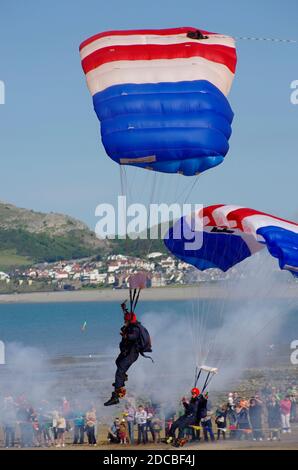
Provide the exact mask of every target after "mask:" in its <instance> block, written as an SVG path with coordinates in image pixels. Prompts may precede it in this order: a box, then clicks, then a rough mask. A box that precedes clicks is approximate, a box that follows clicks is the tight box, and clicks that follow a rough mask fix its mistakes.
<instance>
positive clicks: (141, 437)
mask: <svg viewBox="0 0 298 470" xmlns="http://www.w3.org/2000/svg"><path fill="white" fill-rule="evenodd" d="M136 423H137V425H138V444H141V441H143V444H146V443H147V433H146V425H147V412H146V411H145V409H144V407H143V406H142V405H140V406H139V407H138V411H137V412H136Z"/></svg>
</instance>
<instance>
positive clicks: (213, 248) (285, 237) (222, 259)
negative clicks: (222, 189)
mask: <svg viewBox="0 0 298 470" xmlns="http://www.w3.org/2000/svg"><path fill="white" fill-rule="evenodd" d="M196 217H197V218H202V219H203V225H202V227H203V228H202V230H203V239H202V246H201V247H200V248H199V249H193V250H192V249H191V248H190V249H189V248H186V247H187V246H189V245H187V244H186V242H187V243H189V242H190V241H191V240H190V239H189V235H188V238H187V240H186V239H185V238H184V235H183V234H184V233H187V230H188V232H190V231H191V230H192V226H188V227H187V224H188V219H187V218H185V217H184V218H182V219H180V220H179V221H178V222H176V224H178V226H179V227H181V233H182V236H181V237H180V238H177V237H176V236H174V234H177V233H179V231H178V229H177V226H176V228H175V225H176V224H174V227H173V228H171V229H170V230H169V232H168V234H167V235H166V237H165V240H164V241H165V245H166V246H167V248H168V249H169V250H170V251H171V252H172V253H173V254H174V255H176V256H177V257H178V258H180V259H182V260H184V261H186V262H187V263H189V264H192V265H193V266H196V267H197V268H198V269H200V270H205V269H209V268H219V269H221V270H222V271H227V270H228V269H230V268H231V267H233V266H235V265H236V264H238V263H240V262H241V261H243V260H244V259H245V258H248V257H249V256H251V255H253V254H254V253H256V252H257V251H260V250H261V249H262V248H264V247H267V249H268V251H269V253H270V254H271V255H272V256H274V257H275V258H277V259H278V260H279V266H280V268H281V269H286V270H288V271H290V272H291V273H292V274H293V275H294V276H298V224H297V223H295V222H290V221H288V220H285V219H281V218H279V217H275V216H273V215H270V214H266V213H264V212H260V211H256V210H254V209H248V208H245V207H240V206H233V205H222V204H220V205H214V206H209V207H206V208H204V209H203V211H202V212H200V213H198V214H195V218H196ZM179 227H178V228H179Z"/></svg>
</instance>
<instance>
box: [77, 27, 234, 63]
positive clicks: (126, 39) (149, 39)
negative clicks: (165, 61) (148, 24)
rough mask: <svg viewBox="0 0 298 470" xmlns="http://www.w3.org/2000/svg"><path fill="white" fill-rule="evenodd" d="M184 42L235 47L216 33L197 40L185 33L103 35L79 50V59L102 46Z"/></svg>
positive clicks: (226, 38)
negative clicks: (166, 34) (167, 34)
mask: <svg viewBox="0 0 298 470" xmlns="http://www.w3.org/2000/svg"><path fill="white" fill-rule="evenodd" d="M186 42H193V43H196V44H198V43H200V44H203V45H205V46H206V47H208V46H214V45H220V46H227V47H232V48H235V41H234V39H233V38H231V37H228V36H225V37H222V36H218V35H216V34H213V35H210V36H208V39H203V40H200V41H198V40H197V39H191V38H188V37H187V36H186V33H183V34H181V35H178V34H176V35H169V36H158V35H149V34H148V35H142V34H138V35H136V34H132V35H127V36H121V35H120V36H105V37H102V38H99V39H95V40H94V41H93V42H91V43H90V44H87V45H86V46H85V47H83V48H82V49H81V51H80V55H81V59H82V60H83V59H85V57H87V56H88V55H90V54H92V53H93V52H95V51H97V50H100V49H103V48H104V47H111V48H112V47H115V46H137V45H148V44H151V45H162V46H168V45H171V44H183V43H186Z"/></svg>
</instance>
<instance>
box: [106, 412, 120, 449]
mask: <svg viewBox="0 0 298 470" xmlns="http://www.w3.org/2000/svg"><path fill="white" fill-rule="evenodd" d="M119 430H120V419H119V418H116V419H115V421H114V422H113V424H112V426H111V427H110V430H109V432H108V441H109V442H110V443H111V444H119V442H120V437H119Z"/></svg>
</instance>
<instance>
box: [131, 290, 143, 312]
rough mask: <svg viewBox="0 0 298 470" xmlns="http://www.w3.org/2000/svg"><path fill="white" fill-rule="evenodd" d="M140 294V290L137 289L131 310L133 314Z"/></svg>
mask: <svg viewBox="0 0 298 470" xmlns="http://www.w3.org/2000/svg"><path fill="white" fill-rule="evenodd" d="M140 292H141V289H138V292H137V294H136V296H135V299H134V305H133V310H132V311H133V312H134V310H135V308H136V306H137V304H138V300H139V297H140Z"/></svg>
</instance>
